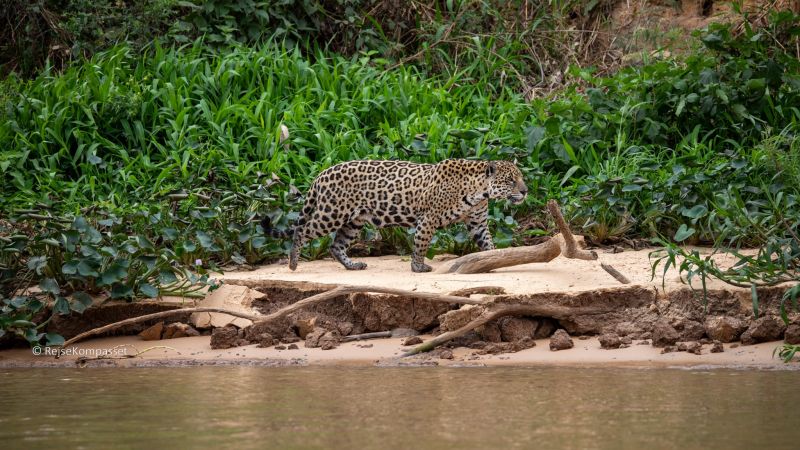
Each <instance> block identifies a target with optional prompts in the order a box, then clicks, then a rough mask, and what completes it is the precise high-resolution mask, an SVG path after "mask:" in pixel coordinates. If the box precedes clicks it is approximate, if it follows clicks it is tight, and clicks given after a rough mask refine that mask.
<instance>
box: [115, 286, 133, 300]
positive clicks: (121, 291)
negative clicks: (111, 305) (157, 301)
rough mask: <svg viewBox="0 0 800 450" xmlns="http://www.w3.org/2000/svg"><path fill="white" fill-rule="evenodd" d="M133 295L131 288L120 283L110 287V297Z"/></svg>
mask: <svg viewBox="0 0 800 450" xmlns="http://www.w3.org/2000/svg"><path fill="white" fill-rule="evenodd" d="M129 297H133V289H131V287H130V286H126V285H124V284H121V283H117V284H115V285H114V286H112V287H111V298H114V299H117V298H129Z"/></svg>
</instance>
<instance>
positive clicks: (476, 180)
mask: <svg viewBox="0 0 800 450" xmlns="http://www.w3.org/2000/svg"><path fill="white" fill-rule="evenodd" d="M527 192H528V188H527V187H526V186H525V183H524V181H523V178H522V173H521V172H520V170H519V169H518V168H517V167H516V166H515V165H514V164H513V163H511V162H508V161H472V160H464V159H450V160H446V161H442V162H440V163H438V164H416V163H412V162H407V161H349V162H344V163H341V164H338V165H335V166H333V167H330V168H328V169H327V170H325V171H323V172H322V173H321V174H319V176H318V177H317V178H316V179H315V180H314V183H313V184H312V185H311V189H309V192H308V195H307V197H306V201H305V204H304V206H303V209H302V212H301V214H300V216H299V218H298V220H297V222H296V224H295V226H294V228H293V230H292V231H291V232H281V231H278V230H275V229H273V228H271V224H270V220H269V218H268V217H265V218H264V220H263V221H262V227H263V228H264V230H265V232H266V233H267V234H269V235H271V236H273V237H282V238H289V237H291V238H292V241H293V242H292V249H291V252H290V255H289V268H290V269H292V270H295V269H296V268H297V259H298V252H299V250H300V248H302V247H303V245H305V244H306V243H307V242H308V241H310V240H312V239H315V238H317V237H320V236H325V235H327V234H330V233H336V235H335V238H334V241H333V244H332V245H331V248H330V252H331V255H332V256H333V257H334V258H335V259H336V260H337V261H339V262H340V263H341V264H342V265H343V266H344V267H345V268H347V269H349V270H361V269H365V268H366V267H367V265H366V264H365V263H363V262H355V261H352V260H351V259H350V258H349V257H348V256H347V248H348V245H349V244H350V242H351V241H352V240H353V239H354V238H356V236H357V235H358V233H359V232H360V230H361V228H362V227H363V226H364V224H366V223H371V224H372V225H374V226H375V227H376V228H383V227H389V226H401V227H416V233H415V236H414V253H413V257H412V259H411V269H412V270H413V271H414V272H429V271H430V270H431V267H430V266H428V265H427V264H425V262H424V259H425V254H426V253H427V251H428V246H429V245H430V242H431V238H432V237H433V235H434V233H435V232H436V230H437V229H438V228H442V227H446V226H448V225H450V224H453V223H456V222H464V223H465V224H466V226H467V229H468V230H469V234H470V236H471V237H472V239H473V240H474V241H475V242H476V243H477V245H478V247H479V248H480V249H481V250H491V249H493V248H494V244H493V242H492V236H491V235H490V234H489V230H488V227H487V218H488V204H489V203H488V199H490V198H492V199H509V200H511V201H512V202H514V203H521V202H522V201H523V200H524V199H525V195H526V194H527Z"/></svg>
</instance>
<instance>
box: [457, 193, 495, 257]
mask: <svg viewBox="0 0 800 450" xmlns="http://www.w3.org/2000/svg"><path fill="white" fill-rule="evenodd" d="M464 224H465V225H466V226H467V230H468V231H469V235H470V237H471V238H472V240H473V241H475V244H477V245H478V248H480V249H481V251H486V250H494V242H493V241H492V234H491V233H489V202H484V203H483V204H482V205H480V206H479V207H478V208H476V209H474V210H472V211H470V213H469V216H468V217H467V218H466V220H465V221H464Z"/></svg>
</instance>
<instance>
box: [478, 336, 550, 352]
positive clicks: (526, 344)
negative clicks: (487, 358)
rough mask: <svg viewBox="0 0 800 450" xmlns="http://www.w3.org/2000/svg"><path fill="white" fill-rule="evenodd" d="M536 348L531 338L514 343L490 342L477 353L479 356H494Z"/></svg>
mask: <svg viewBox="0 0 800 450" xmlns="http://www.w3.org/2000/svg"><path fill="white" fill-rule="evenodd" d="M535 346H536V342H534V341H533V338H532V337H526V338H523V339H520V340H518V341H514V342H490V343H485V345H484V346H483V348H482V349H481V350H479V351H478V352H477V354H479V355H496V354H500V353H516V352H518V351H520V350H525V349H529V348H532V347H535Z"/></svg>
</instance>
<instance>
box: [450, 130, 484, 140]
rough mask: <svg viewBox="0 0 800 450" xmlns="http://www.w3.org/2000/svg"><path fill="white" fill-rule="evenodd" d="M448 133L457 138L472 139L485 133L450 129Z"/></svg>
mask: <svg viewBox="0 0 800 450" xmlns="http://www.w3.org/2000/svg"><path fill="white" fill-rule="evenodd" d="M447 134H449V135H450V136H453V137H454V138H457V139H464V140H471V139H477V138H479V137H481V136H483V133H481V132H480V131H476V130H450V131H449V132H448V133H447Z"/></svg>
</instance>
